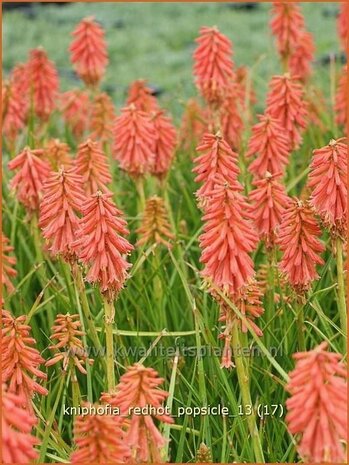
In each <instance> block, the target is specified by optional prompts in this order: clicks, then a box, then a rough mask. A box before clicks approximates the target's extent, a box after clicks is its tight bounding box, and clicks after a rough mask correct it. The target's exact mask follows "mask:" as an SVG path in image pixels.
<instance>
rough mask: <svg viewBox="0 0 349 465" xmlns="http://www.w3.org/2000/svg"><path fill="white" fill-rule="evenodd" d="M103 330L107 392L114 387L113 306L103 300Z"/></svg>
mask: <svg viewBox="0 0 349 465" xmlns="http://www.w3.org/2000/svg"><path fill="white" fill-rule="evenodd" d="M104 312H105V313H104V316H105V323H104V330H105V344H106V349H107V357H106V363H107V386H108V392H110V391H112V390H113V389H114V387H115V372H114V340H113V324H114V314H115V309H114V305H113V304H112V303H110V302H109V301H108V300H107V299H106V298H104Z"/></svg>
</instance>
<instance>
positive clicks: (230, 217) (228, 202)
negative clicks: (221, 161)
mask: <svg viewBox="0 0 349 465" xmlns="http://www.w3.org/2000/svg"><path fill="white" fill-rule="evenodd" d="M241 190H242V187H241V185H240V184H239V183H238V182H237V181H236V182H235V183H234V184H233V185H230V184H229V183H228V182H227V181H226V179H225V178H224V177H223V176H222V175H217V176H216V178H215V181H214V187H213V188H212V191H211V192H210V202H209V203H208V204H207V206H206V209H205V214H204V216H203V222H204V227H203V230H204V232H203V233H202V234H201V236H200V238H199V240H200V247H201V250H202V253H201V258H200V262H201V263H203V264H204V265H205V267H204V269H203V271H202V276H203V277H204V278H206V279H207V281H208V283H209V284H210V283H212V284H213V285H215V286H217V287H218V288H220V289H222V290H223V291H224V292H227V293H228V294H229V295H230V294H235V293H236V292H237V291H238V290H239V289H240V288H241V287H242V286H243V285H245V284H247V283H248V282H249V281H250V280H251V278H252V277H253V276H254V270H253V261H252V259H251V257H250V256H249V255H248V254H249V252H252V251H253V250H254V248H255V247H256V245H257V242H258V236H257V234H256V232H255V231H254V228H253V223H252V217H251V215H250V213H249V207H248V204H247V202H246V199H245V198H244V196H242V195H241V194H240V191H241Z"/></svg>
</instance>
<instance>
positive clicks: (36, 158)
mask: <svg viewBox="0 0 349 465" xmlns="http://www.w3.org/2000/svg"><path fill="white" fill-rule="evenodd" d="M8 167H9V169H10V170H18V172H17V174H16V175H15V177H14V178H13V179H12V180H11V183H10V187H11V189H13V190H15V191H16V193H17V197H18V200H19V201H20V202H21V203H22V204H23V205H24V206H25V207H26V208H27V209H28V210H29V211H35V210H38V208H39V203H40V199H41V195H42V187H43V184H44V182H45V180H46V179H47V177H48V175H49V173H50V165H49V164H48V163H47V161H46V160H44V150H42V149H35V150H32V149H30V148H29V147H25V148H24V149H23V151H22V152H21V153H20V154H19V155H17V156H16V157H15V158H13V160H11V161H10V162H9V164H8Z"/></svg>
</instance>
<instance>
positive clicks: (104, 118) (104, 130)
mask: <svg viewBox="0 0 349 465" xmlns="http://www.w3.org/2000/svg"><path fill="white" fill-rule="evenodd" d="M114 119H115V110H114V104H113V101H112V99H111V98H110V97H109V95H108V94H106V93H105V92H102V93H100V94H98V95H96V96H95V98H94V100H93V102H92V114H91V123H90V131H91V137H92V138H93V139H98V140H101V141H102V142H108V141H110V140H111V138H112V134H113V122H114Z"/></svg>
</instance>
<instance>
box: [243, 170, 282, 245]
mask: <svg viewBox="0 0 349 465" xmlns="http://www.w3.org/2000/svg"><path fill="white" fill-rule="evenodd" d="M280 175H281V174H280V173H279V174H274V175H273V174H270V173H269V172H268V171H267V172H266V173H265V176H264V178H262V179H257V180H255V181H253V185H254V186H255V189H254V190H252V191H251V192H250V195H249V200H250V203H251V212H252V216H253V220H254V223H255V225H256V228H257V231H258V233H259V234H260V237H261V238H262V239H264V240H265V241H266V245H267V247H272V246H273V245H274V242H275V237H276V235H277V227H278V226H279V224H280V222H281V217H282V214H283V212H284V210H285V208H286V206H287V203H288V196H287V194H286V190H285V187H284V185H283V184H281V182H280V177H281V176H280Z"/></svg>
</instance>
